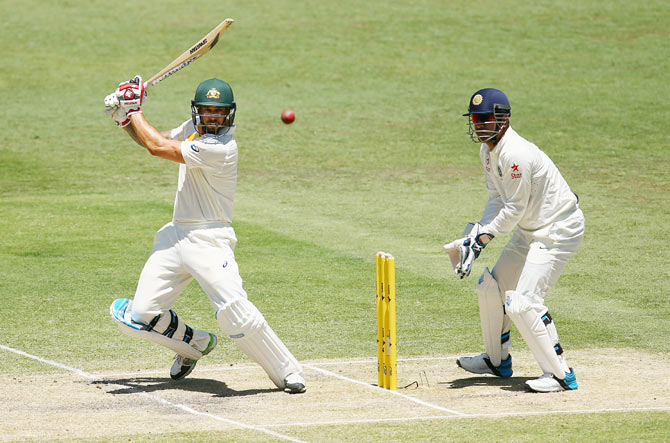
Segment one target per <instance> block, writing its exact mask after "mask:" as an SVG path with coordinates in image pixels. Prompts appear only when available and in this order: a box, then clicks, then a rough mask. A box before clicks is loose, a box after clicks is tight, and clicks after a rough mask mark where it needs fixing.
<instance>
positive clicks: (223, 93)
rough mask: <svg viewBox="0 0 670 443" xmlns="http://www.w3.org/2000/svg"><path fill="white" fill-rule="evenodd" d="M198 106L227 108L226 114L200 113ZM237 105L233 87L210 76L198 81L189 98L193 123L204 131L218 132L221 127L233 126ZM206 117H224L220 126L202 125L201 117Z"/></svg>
mask: <svg viewBox="0 0 670 443" xmlns="http://www.w3.org/2000/svg"><path fill="white" fill-rule="evenodd" d="M200 106H217V107H221V108H228V113H227V114H202V113H200V112H199V110H198V107H200ZM236 109H237V105H236V104H235V98H234V97H233V89H232V88H231V87H230V85H229V84H228V83H226V82H224V81H223V80H219V79H218V78H210V79H208V80H205V81H204V82H202V83H200V84H199V85H198V87H197V88H196V90H195V96H194V97H193V100H191V117H192V119H193V124H194V125H195V127H196V129H198V132H200V129H199V127H202V128H203V131H204V132H209V133H212V132H213V133H218V131H219V130H220V129H222V127H225V128H229V127H231V126H233V122H234V121H235V111H236ZM203 116H207V117H225V119H224V121H223V124H222V125H221V127H220V126H219V125H203V123H202V118H201V117H203Z"/></svg>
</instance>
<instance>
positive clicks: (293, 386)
mask: <svg viewBox="0 0 670 443" xmlns="http://www.w3.org/2000/svg"><path fill="white" fill-rule="evenodd" d="M306 390H307V387H306V386H305V379H304V378H302V375H300V374H299V373H297V372H292V373H290V374H289V375H287V376H286V378H285V379H284V392H288V393H289V394H302V393H303V392H305V391H306Z"/></svg>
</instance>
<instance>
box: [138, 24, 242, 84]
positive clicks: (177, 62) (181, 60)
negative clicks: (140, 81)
mask: <svg viewBox="0 0 670 443" xmlns="http://www.w3.org/2000/svg"><path fill="white" fill-rule="evenodd" d="M234 21H235V20H233V19H232V18H227V19H225V20H224V21H222V22H221V23H219V24H218V25H217V26H216V28H214V29H212V30H211V31H209V33H208V34H207V35H205V36H204V37H203V38H201V39H200V40H198V41H197V42H196V43H195V44H194V45H193V46H191V47H190V48H189V49H187V50H186V51H185V52H184V53H183V54H182V55H180V56H179V57H177V58H176V59H174V60H173V61H172V62H171V63H170V64H168V65H167V66H166V67H164V68H163V69H161V70H160V71H158V72H157V73H156V75H154V76H153V77H151V78H150V79H149V80H147V81H146V82H144V89H149V88H150V87H152V86H154V85H155V84H157V83H159V82H161V81H163V80H165V79H166V78H168V77H169V76H171V75H172V74H174V73H175V72H177V71H179V70H181V69H182V68H185V67H186V66H188V65H190V64H191V63H193V62H194V61H196V60H197V59H198V58H200V57H202V56H203V55H205V54H207V53H208V52H209V51H210V49H212V48H213V47H214V45H216V44H217V43H218V42H219V39H220V38H221V35H223V33H224V32H226V29H228V27H229V26H230V25H232V24H233V22H234Z"/></svg>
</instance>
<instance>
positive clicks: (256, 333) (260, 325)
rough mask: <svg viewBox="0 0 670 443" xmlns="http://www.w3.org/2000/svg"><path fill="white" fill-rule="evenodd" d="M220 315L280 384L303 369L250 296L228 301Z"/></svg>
mask: <svg viewBox="0 0 670 443" xmlns="http://www.w3.org/2000/svg"><path fill="white" fill-rule="evenodd" d="M216 319H217V321H218V322H219V325H220V326H221V329H222V330H223V332H225V333H226V334H227V335H228V337H230V338H231V339H232V340H233V341H234V342H235V344H237V346H238V347H239V349H240V350H241V351H242V352H244V354H246V355H247V356H248V357H249V358H251V359H252V360H254V361H255V362H256V363H258V364H259V365H260V366H261V367H262V368H263V369H264V370H265V372H266V373H267V374H268V376H269V377H270V379H271V380H272V382H273V383H274V384H275V385H276V386H277V387H278V388H283V387H284V379H285V378H286V376H287V375H289V374H291V373H293V372H298V373H301V372H302V367H301V366H300V363H298V361H297V360H296V359H295V357H293V354H291V352H290V351H289V350H288V348H287V347H286V345H284V343H283V342H282V341H281V340H280V339H279V337H278V336H277V334H276V333H275V332H274V331H273V330H272V328H271V327H270V325H268V323H267V321H265V317H263V314H261V312H260V311H259V310H258V309H257V308H256V306H254V305H253V303H251V302H250V301H249V300H247V299H245V298H239V299H236V300H233V301H232V302H230V303H227V304H225V305H224V306H223V307H222V308H221V309H219V310H218V311H217V313H216Z"/></svg>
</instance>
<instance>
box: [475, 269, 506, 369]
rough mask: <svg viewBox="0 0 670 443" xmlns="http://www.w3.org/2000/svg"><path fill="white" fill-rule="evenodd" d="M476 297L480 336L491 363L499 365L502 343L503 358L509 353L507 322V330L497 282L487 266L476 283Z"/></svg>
mask: <svg viewBox="0 0 670 443" xmlns="http://www.w3.org/2000/svg"><path fill="white" fill-rule="evenodd" d="M477 297H478V299H479V319H480V320H481V324H482V337H483V339H484V348H485V349H486V353H487V354H488V356H489V360H490V361H491V364H492V365H493V366H495V367H497V366H500V362H501V361H502V360H503V358H502V357H503V355H502V353H503V344H505V354H506V355H505V356H504V357H505V358H507V356H508V355H509V352H508V351H507V350H508V349H509V337H510V335H509V322H507V323H508V325H507V331H505V330H504V329H503V328H504V326H505V324H504V323H505V321H504V320H505V310H504V309H503V303H502V298H501V297H500V290H499V288H498V282H497V281H496V280H495V278H493V275H491V272H490V271H489V268H485V269H484V272H483V273H482V276H481V277H479V282H478V283H477Z"/></svg>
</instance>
